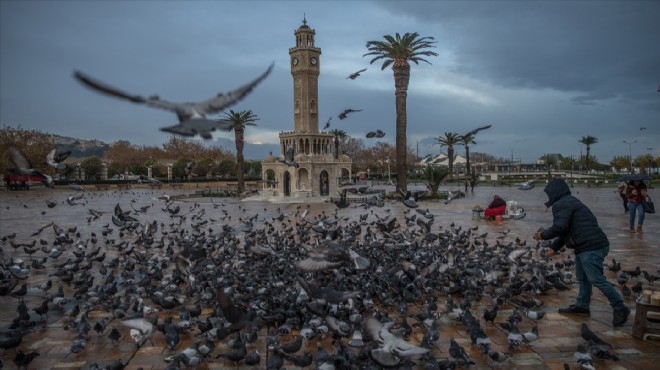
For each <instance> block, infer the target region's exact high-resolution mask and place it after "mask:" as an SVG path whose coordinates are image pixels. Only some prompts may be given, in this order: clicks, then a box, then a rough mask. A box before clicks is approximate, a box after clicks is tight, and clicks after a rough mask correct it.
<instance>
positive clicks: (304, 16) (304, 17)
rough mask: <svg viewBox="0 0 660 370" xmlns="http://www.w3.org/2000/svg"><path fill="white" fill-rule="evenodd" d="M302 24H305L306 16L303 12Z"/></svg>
mask: <svg viewBox="0 0 660 370" xmlns="http://www.w3.org/2000/svg"><path fill="white" fill-rule="evenodd" d="M303 24H304V25H307V17H306V14H305V13H303Z"/></svg>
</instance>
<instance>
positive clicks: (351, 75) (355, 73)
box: [346, 68, 367, 80]
mask: <svg viewBox="0 0 660 370" xmlns="http://www.w3.org/2000/svg"><path fill="white" fill-rule="evenodd" d="M366 70H367V69H366V68H365V69H361V70H359V71H357V72H354V73H351V74H350V75H349V76H348V77H346V79H349V78H350V79H351V80H355V79H356V78H358V77H359V76H360V73H362V72H364V71H366Z"/></svg>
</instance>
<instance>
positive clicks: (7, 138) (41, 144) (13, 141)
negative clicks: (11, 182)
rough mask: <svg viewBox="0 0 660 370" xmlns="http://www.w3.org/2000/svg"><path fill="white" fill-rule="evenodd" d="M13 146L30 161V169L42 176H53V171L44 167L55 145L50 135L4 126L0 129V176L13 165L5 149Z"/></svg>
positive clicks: (19, 127)
mask: <svg viewBox="0 0 660 370" xmlns="http://www.w3.org/2000/svg"><path fill="white" fill-rule="evenodd" d="M10 146H13V147H15V148H16V149H18V150H19V151H20V152H21V153H23V155H24V156H25V157H26V158H27V159H28V160H29V161H30V163H31V164H32V167H33V168H34V169H37V170H39V171H41V172H43V173H44V174H47V175H54V174H55V172H56V171H55V170H54V169H52V168H50V167H48V166H47V165H46V156H47V155H48V152H50V151H51V150H52V149H53V148H55V144H54V143H53V140H52V139H51V136H50V135H47V134H44V133H43V132H41V131H37V130H25V129H23V128H21V126H18V127H17V128H14V127H11V126H7V125H4V126H3V127H2V129H0V174H6V173H7V172H8V170H9V169H10V168H14V164H13V163H11V161H10V160H9V155H7V149H8V148H9V147H10Z"/></svg>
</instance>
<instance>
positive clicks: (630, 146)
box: [623, 140, 637, 173]
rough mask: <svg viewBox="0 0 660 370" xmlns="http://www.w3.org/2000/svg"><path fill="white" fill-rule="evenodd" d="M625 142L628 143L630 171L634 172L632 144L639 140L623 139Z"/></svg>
mask: <svg viewBox="0 0 660 370" xmlns="http://www.w3.org/2000/svg"><path fill="white" fill-rule="evenodd" d="M623 143H624V144H628V163H629V165H630V168H629V170H628V172H629V173H633V169H632V145H633V144H635V143H637V140H635V141H625V140H623Z"/></svg>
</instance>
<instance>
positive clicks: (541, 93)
mask: <svg viewBox="0 0 660 370" xmlns="http://www.w3.org/2000/svg"><path fill="white" fill-rule="evenodd" d="M658 14H660V2H657V1H531V0H529V1H483V2H480V1H351V2H349V1H57V0H56V1H43V2H42V1H1V2H0V124H2V125H9V126H13V127H16V126H19V125H20V126H22V127H23V128H28V129H38V130H42V131H46V132H51V133H55V134H60V135H65V136H74V137H79V138H85V139H99V140H103V141H105V142H114V141H117V140H129V141H130V142H131V143H133V144H143V145H160V144H162V143H164V142H165V141H166V140H167V139H168V137H169V136H168V135H167V134H166V133H163V132H160V131H159V130H158V128H160V127H162V126H166V125H172V124H174V123H176V117H175V116H174V115H173V114H171V113H169V112H166V111H161V110H157V109H153V108H149V107H146V106H141V105H136V104H132V103H129V102H126V101H122V100H119V99H114V98H111V97H107V96H103V95H99V94H97V93H94V92H92V91H91V90H89V89H87V88H85V87H83V86H82V85H80V84H79V83H78V82H77V81H76V80H74V79H73V78H72V73H73V71H74V70H76V69H77V70H80V71H83V72H85V73H87V74H89V75H91V76H93V77H95V78H97V79H99V80H101V81H104V82H107V83H109V84H111V85H113V86H115V87H119V88H121V89H123V90H125V91H129V92H131V93H135V94H141V95H145V96H149V95H152V94H158V95H159V96H160V97H161V98H162V99H166V100H170V101H199V100H204V99H207V98H210V97H212V96H213V95H215V94H216V93H218V92H227V91H230V90H232V89H234V88H237V87H239V86H241V85H242V84H244V83H246V82H248V81H250V80H251V79H253V78H255V77H256V76H258V75H259V74H261V73H262V72H263V71H264V70H265V69H266V68H267V67H268V65H269V64H271V63H273V62H274V63H275V69H274V71H273V73H272V74H271V75H270V76H269V77H268V79H267V80H265V81H264V82H263V83H262V84H261V85H260V86H259V87H258V88H257V89H256V90H255V91H254V92H253V93H252V94H251V95H249V96H248V97H247V98H246V99H245V100H243V101H242V102H240V103H239V104H237V105H235V106H233V107H231V108H232V109H234V110H244V109H251V110H252V111H253V112H254V113H256V114H257V115H258V116H259V117H260V121H259V122H258V124H259V126H257V127H249V128H248V130H247V132H246V140H247V141H248V142H249V143H254V144H263V145H261V146H255V145H251V146H249V147H247V148H246V153H245V154H246V157H247V158H248V159H261V158H263V155H264V153H267V151H268V150H270V149H271V148H276V146H272V145H268V144H277V143H279V139H278V133H279V132H280V131H288V130H291V129H292V128H293V113H292V107H293V98H292V95H293V83H292V78H291V74H290V67H289V55H288V49H289V48H290V47H293V46H294V44H295V38H294V34H293V32H294V30H295V29H296V28H298V27H299V26H300V25H301V24H302V20H303V16H305V17H306V19H307V22H308V25H309V26H310V27H312V28H314V29H315V30H316V46H318V47H320V48H321V49H322V55H321V60H322V63H321V65H322V69H321V75H320V77H319V122H320V125H322V124H323V123H324V122H325V121H326V120H327V118H328V117H331V116H332V117H334V119H333V120H332V123H333V126H332V127H334V128H340V129H343V130H345V131H346V132H348V133H349V134H350V135H352V136H355V137H364V134H365V133H366V132H368V131H371V130H375V129H378V128H380V129H382V130H383V131H385V132H386V133H387V135H386V136H385V138H384V140H387V141H388V142H390V143H392V144H393V143H394V127H395V111H394V80H393V77H392V71H391V69H389V68H388V69H386V70H381V68H380V67H381V65H380V64H374V65H370V64H369V61H370V59H369V58H368V57H363V54H365V53H366V52H367V49H366V47H365V44H366V42H367V41H370V40H383V35H388V34H391V35H394V34H395V33H397V32H399V33H406V32H417V33H419V34H420V35H421V36H430V37H433V38H434V39H435V41H436V44H435V45H436V48H435V49H433V51H435V52H437V53H438V55H439V56H438V57H430V58H428V60H429V62H431V63H432V64H426V63H421V64H420V65H414V64H413V65H412V71H411V80H410V86H409V92H408V139H409V146H411V147H412V148H415V147H416V145H417V144H418V143H419V147H420V154H421V155H425V154H427V153H431V154H438V153H439V152H440V151H441V150H443V149H442V148H440V147H439V146H437V145H433V138H435V137H438V136H441V135H443V134H444V133H445V132H457V133H459V134H460V133H465V132H467V131H470V130H472V129H474V128H476V127H480V126H483V125H485V124H492V125H493V126H492V128H491V129H489V130H487V131H483V132H481V133H479V134H478V136H477V138H476V141H477V145H474V146H473V147H472V150H473V151H478V152H486V153H489V154H492V155H495V156H497V157H505V158H510V157H513V158H514V160H522V161H525V162H528V161H533V160H535V159H536V158H537V157H539V156H541V155H543V154H545V153H562V154H564V155H574V156H579V155H580V153H581V150H583V148H582V147H581V145H580V144H579V143H578V140H579V139H580V138H581V137H582V136H586V135H591V136H595V137H597V138H598V144H596V145H594V146H593V147H592V154H593V155H595V156H596V157H597V158H598V159H599V160H600V161H601V162H608V161H609V160H610V159H611V158H612V156H615V155H628V152H629V149H632V155H633V156H637V155H640V154H646V153H653V154H654V155H660V134H659V131H660V125H659V123H660V92H658V91H657V90H658V89H659V85H660V21H659V20H658ZM362 68H368V70H367V71H366V72H365V73H363V75H362V76H361V77H359V78H358V79H356V80H349V79H346V76H348V74H350V73H351V72H354V71H356V70H359V69H362ZM346 108H354V109H364V110H363V111H362V112H360V113H355V114H353V115H351V116H349V118H348V119H346V120H343V121H340V120H339V119H338V118H337V114H338V113H339V112H341V111H342V110H343V109H346ZM232 137H233V133H229V134H227V133H223V134H221V135H218V136H217V138H216V139H217V140H216V141H215V143H217V144H219V145H228V146H227V148H228V149H232V150H233V147H232V146H231V145H230V142H229V141H228V140H227V139H228V138H232ZM365 141H366V143H367V144H368V145H369V144H370V142H369V141H368V140H366V139H365ZM623 141H626V142H630V143H632V142H635V141H636V143H634V144H632V145H628V144H626V143H623ZM259 148H261V150H259ZM459 150H461V151H462V149H459Z"/></svg>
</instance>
